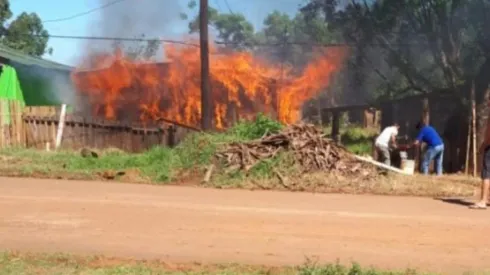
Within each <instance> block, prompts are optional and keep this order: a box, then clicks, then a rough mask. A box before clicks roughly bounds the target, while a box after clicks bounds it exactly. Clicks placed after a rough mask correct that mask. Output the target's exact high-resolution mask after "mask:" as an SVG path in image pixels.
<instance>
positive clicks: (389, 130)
mask: <svg viewBox="0 0 490 275" xmlns="http://www.w3.org/2000/svg"><path fill="white" fill-rule="evenodd" d="M398 129H400V125H398V123H393V125H392V126H388V127H386V128H385V129H384V130H383V132H381V134H380V135H379V136H378V137H377V138H376V141H375V142H374V146H375V147H376V150H377V151H378V153H380V154H381V156H382V157H383V160H384V161H383V162H384V164H386V165H391V157H390V142H391V146H392V147H394V148H396V136H397V135H398Z"/></svg>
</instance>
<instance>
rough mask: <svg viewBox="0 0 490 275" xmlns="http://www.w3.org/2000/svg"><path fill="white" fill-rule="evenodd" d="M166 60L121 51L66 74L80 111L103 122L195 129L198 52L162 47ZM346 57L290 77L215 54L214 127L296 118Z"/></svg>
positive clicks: (332, 53) (243, 55)
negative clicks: (162, 122)
mask: <svg viewBox="0 0 490 275" xmlns="http://www.w3.org/2000/svg"><path fill="white" fill-rule="evenodd" d="M165 55H166V57H167V58H168V60H169V61H168V62H164V63H148V62H135V61H131V60H130V59H128V58H126V57H125V56H124V55H123V54H122V53H121V52H117V53H116V54H115V55H112V56H108V55H98V56H92V57H91V58H90V64H89V65H88V68H83V66H82V67H81V68H80V69H78V70H76V71H75V72H73V74H72V79H73V82H74V83H75V86H76V87H77V90H78V91H79V93H80V99H81V102H82V104H81V106H84V108H82V109H83V110H85V111H89V112H91V114H92V115H93V116H95V117H102V118H105V119H108V120H115V121H126V122H128V123H129V122H134V121H140V122H144V123H145V124H148V125H151V124H152V123H154V122H155V121H158V120H160V119H164V120H168V121H175V122H177V123H181V124H184V125H188V126H192V127H198V125H199V122H200V117H201V115H200V113H201V102H200V58H199V50H198V48H196V47H191V46H166V47H165ZM344 56H345V52H344V49H340V48H339V49H330V50H329V51H328V52H323V53H320V54H319V55H318V58H317V59H315V60H314V61H313V62H311V63H310V64H309V65H308V66H307V67H306V68H305V70H304V71H303V73H302V74H301V75H299V76H296V75H293V74H292V73H291V72H290V71H291V70H290V69H289V68H284V67H282V66H272V65H270V64H268V63H267V62H264V61H263V60H258V59H256V58H254V57H253V55H252V54H250V53H247V52H236V53H230V54H214V55H213V56H212V58H211V86H212V98H213V105H214V106H213V109H214V123H215V126H216V128H226V127H229V126H230V125H231V124H232V122H233V121H236V119H239V118H240V119H249V118H252V117H254V116H255V115H256V114H257V113H260V112H261V113H266V114H268V115H271V116H273V117H276V118H278V119H279V120H280V121H282V122H284V123H292V122H295V121H297V120H299V119H300V110H301V107H302V105H303V103H304V102H305V101H307V100H308V99H310V98H312V97H314V96H316V95H317V94H318V93H320V92H321V91H322V90H324V89H325V88H326V87H327V86H328V85H329V83H330V77H331V76H332V75H333V74H334V73H335V72H336V71H337V70H338V69H339V67H340V66H341V63H342V61H343V57H344ZM107 64H109V65H107ZM278 79H281V81H279V80H278Z"/></svg>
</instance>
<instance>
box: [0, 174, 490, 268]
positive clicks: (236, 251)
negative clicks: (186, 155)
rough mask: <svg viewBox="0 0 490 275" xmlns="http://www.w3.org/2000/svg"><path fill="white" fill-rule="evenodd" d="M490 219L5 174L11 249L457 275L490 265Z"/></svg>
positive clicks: (450, 209)
mask: <svg viewBox="0 0 490 275" xmlns="http://www.w3.org/2000/svg"><path fill="white" fill-rule="evenodd" d="M489 211H490V210H488V211H481V210H473V211H472V210H468V209H467V208H466V207H464V206H461V205H456V204H450V203H444V202H441V201H438V200H432V199H423V198H398V197H378V196H351V195H325V194H321V195H320V194H307V193H286V192H262V191H261V192H258V191H242V190H226V191H225V190H211V189H199V188H189V187H158V186H145V185H128V184H111V183H97V182H74V181H60V180H33V179H11V178H0V216H1V219H0V249H2V250H5V249H14V250H20V251H33V252H69V253H76V254H83V255H85V254H104V255H107V256H116V257H132V258H147V259H154V258H159V259H162V260H167V261H174V262H191V261H192V262H193V261H199V262H208V263H225V262H239V263H246V264H267V265H285V264H287V265H290V264H301V263H303V262H304V261H305V257H312V258H317V259H319V260H321V261H335V260H337V259H340V260H341V261H342V262H345V263H349V262H350V261H352V260H355V261H357V262H359V263H361V264H366V265H375V266H378V267H383V268H402V269H403V268H406V267H413V268H421V269H423V270H426V271H427V270H430V271H452V272H456V273H457V272H459V271H468V270H479V271H481V270H482V269H484V268H488V267H490V264H489V262H488V259H489V257H490V256H489V255H490V238H488V236H489V233H490V212H489Z"/></svg>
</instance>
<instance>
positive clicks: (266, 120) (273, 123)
mask: <svg viewBox="0 0 490 275" xmlns="http://www.w3.org/2000/svg"><path fill="white" fill-rule="evenodd" d="M282 127H283V125H282V124H281V123H280V122H278V121H277V120H273V119H272V118H270V117H268V116H266V115H264V114H262V113H259V114H258V115H257V117H256V118H255V120H252V121H240V122H239V123H238V124H236V125H235V126H234V127H233V128H231V129H230V133H232V134H234V135H236V136H237V137H239V138H241V139H243V140H251V139H257V138H260V137H262V136H263V135H265V134H266V133H276V132H278V131H280V130H281V129H282Z"/></svg>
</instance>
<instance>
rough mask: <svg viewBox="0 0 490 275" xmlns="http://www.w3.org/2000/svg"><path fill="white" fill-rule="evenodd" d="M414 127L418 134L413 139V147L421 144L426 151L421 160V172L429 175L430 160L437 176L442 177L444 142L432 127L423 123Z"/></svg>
mask: <svg viewBox="0 0 490 275" xmlns="http://www.w3.org/2000/svg"><path fill="white" fill-rule="evenodd" d="M416 127H417V130H419V134H418V135H417V138H416V139H415V142H414V145H419V144H421V143H422V142H425V143H426V144H427V150H426V151H425V154H424V158H423V160H422V172H423V173H424V174H425V175H427V174H429V164H430V162H431V161H432V160H435V166H436V173H437V175H438V176H440V175H442V160H443V156H444V142H443V141H442V138H441V136H439V134H438V133H437V131H436V130H435V129H434V128H433V127H431V126H429V125H426V124H424V123H421V122H419V123H418V124H417V126H416Z"/></svg>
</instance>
